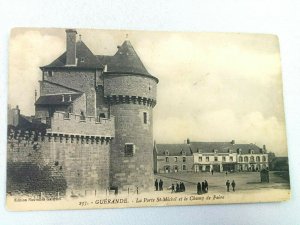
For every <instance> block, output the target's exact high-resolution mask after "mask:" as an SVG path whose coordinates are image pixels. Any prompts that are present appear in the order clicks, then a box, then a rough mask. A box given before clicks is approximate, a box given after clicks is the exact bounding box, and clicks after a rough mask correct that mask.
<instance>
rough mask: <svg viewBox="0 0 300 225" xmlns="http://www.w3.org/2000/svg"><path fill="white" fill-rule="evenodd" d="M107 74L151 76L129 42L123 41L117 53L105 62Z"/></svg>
mask: <svg viewBox="0 0 300 225" xmlns="http://www.w3.org/2000/svg"><path fill="white" fill-rule="evenodd" d="M107 72H109V73H131V74H142V75H147V76H151V74H150V73H149V72H148V71H147V70H146V68H145V66H144V65H143V63H142V61H141V60H140V58H139V56H138V55H137V53H136V52H135V50H134V48H133V47H132V45H131V43H130V41H124V42H123V44H122V45H121V46H119V47H118V51H117V52H116V54H115V55H114V56H112V57H111V58H110V60H108V62H107Z"/></svg>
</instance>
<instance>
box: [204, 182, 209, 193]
mask: <svg viewBox="0 0 300 225" xmlns="http://www.w3.org/2000/svg"><path fill="white" fill-rule="evenodd" d="M204 185H205V192H206V193H207V192H208V182H207V180H205V181H204Z"/></svg>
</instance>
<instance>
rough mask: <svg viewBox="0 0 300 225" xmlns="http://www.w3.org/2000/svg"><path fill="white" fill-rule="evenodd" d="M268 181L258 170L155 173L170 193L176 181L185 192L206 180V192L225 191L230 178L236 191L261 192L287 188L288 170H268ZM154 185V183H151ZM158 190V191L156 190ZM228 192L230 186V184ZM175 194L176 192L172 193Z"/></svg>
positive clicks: (165, 190) (193, 189) (192, 191)
mask: <svg viewBox="0 0 300 225" xmlns="http://www.w3.org/2000/svg"><path fill="white" fill-rule="evenodd" d="M269 176H270V179H269V183H262V182H261V178H260V173H259V172H237V173H227V175H226V173H214V174H213V175H212V174H211V173H209V172H207V173H206V172H204V173H193V172H190V173H188V172H187V173H169V174H157V175H155V178H156V179H158V180H160V179H161V180H162V181H163V191H162V192H164V193H171V189H170V187H171V186H172V184H174V185H175V186H176V183H180V182H183V183H184V185H185V194H196V193H197V183H198V182H202V181H204V180H207V182H208V193H210V194H212V193H227V188H226V184H225V183H226V181H227V180H229V181H230V182H232V180H234V181H235V183H236V187H235V189H236V191H235V192H236V193H237V192H241V191H242V192H244V191H247V192H246V193H249V194H250V193H252V192H256V191H258V190H259V191H260V192H262V191H263V190H266V191H268V190H274V189H289V188H290V184H289V180H288V179H289V178H288V172H283V171H278V172H277V171H270V172H269ZM153 187H154V184H153ZM158 192H160V191H158ZM230 192H232V187H231V186H230ZM174 194H177V193H174Z"/></svg>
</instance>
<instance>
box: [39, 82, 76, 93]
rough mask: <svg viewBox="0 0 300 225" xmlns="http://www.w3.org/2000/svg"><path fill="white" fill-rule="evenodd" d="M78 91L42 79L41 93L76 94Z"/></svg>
mask: <svg viewBox="0 0 300 225" xmlns="http://www.w3.org/2000/svg"><path fill="white" fill-rule="evenodd" d="M75 93H78V92H76V91H75V90H74V91H73V90H70V89H68V88H65V87H62V86H59V85H56V84H52V83H49V82H47V81H40V95H41V96H44V95H54V94H55V95H57V94H75Z"/></svg>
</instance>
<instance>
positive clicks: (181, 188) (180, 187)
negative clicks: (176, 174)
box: [171, 182, 185, 193]
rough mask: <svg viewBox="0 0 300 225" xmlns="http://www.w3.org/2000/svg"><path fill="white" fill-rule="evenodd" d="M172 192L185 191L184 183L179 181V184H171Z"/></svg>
mask: <svg viewBox="0 0 300 225" xmlns="http://www.w3.org/2000/svg"><path fill="white" fill-rule="evenodd" d="M173 192H185V185H184V183H183V182H180V183H179V184H178V183H176V186H175V185H174V184H172V186H171V193H173Z"/></svg>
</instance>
